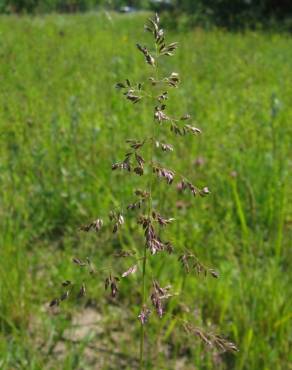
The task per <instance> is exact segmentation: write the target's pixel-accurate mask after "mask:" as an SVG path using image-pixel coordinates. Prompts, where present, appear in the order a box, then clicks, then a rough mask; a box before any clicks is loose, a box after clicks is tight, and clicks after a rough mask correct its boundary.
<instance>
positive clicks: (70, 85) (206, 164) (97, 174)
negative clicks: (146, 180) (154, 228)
mask: <svg viewBox="0 0 292 370" xmlns="http://www.w3.org/2000/svg"><path fill="white" fill-rule="evenodd" d="M226 3H227V2H226V1H220V2H219V1H213V2H212V1H208V2H207V1H204V2H202V1H198V2H193V1H180V2H177V4H176V7H172V6H171V5H165V4H164V5H161V4H158V3H152V5H151V4H150V6H152V7H153V8H155V9H157V10H158V9H160V7H164V8H165V9H166V8H168V9H169V10H168V11H167V12H165V14H164V21H166V23H165V24H166V28H167V25H172V26H173V28H172V30H171V32H170V33H167V39H168V40H169V41H178V42H179V45H180V47H179V49H178V52H177V55H176V56H175V57H173V58H170V59H167V60H166V61H165V64H163V65H162V66H161V73H163V74H164V75H168V74H169V73H171V72H173V71H175V72H179V73H180V76H181V79H182V83H181V87H180V88H179V89H174V90H172V91H171V94H170V95H171V96H170V102H171V103H172V104H170V105H169V106H170V113H171V114H177V112H179V113H181V114H184V113H187V112H188V113H190V114H191V115H192V117H193V118H194V120H195V121H196V125H197V126H198V127H199V128H200V129H202V132H203V134H202V135H201V136H200V137H195V138H194V137H192V138H189V137H184V138H180V140H176V139H174V138H173V136H172V134H170V133H169V132H168V131H163V130H161V131H162V132H161V133H162V135H163V139H164V140H165V141H166V142H168V143H170V144H173V145H174V147H175V150H174V152H173V153H169V155H163V156H162V154H161V153H160V152H157V153H156V154H155V155H156V158H157V160H159V161H161V162H162V163H164V164H165V165H166V167H170V168H173V169H174V170H177V171H179V172H181V173H184V174H187V175H188V177H189V178H190V179H191V180H192V182H194V183H195V184H196V185H198V186H201V187H202V186H206V185H207V186H208V187H209V188H210V189H211V194H210V196H209V197H207V198H205V199H197V198H190V197H189V196H187V195H184V194H181V193H179V192H178V191H177V190H176V187H175V186H172V187H167V188H165V185H164V183H158V184H157V185H155V187H154V192H155V193H154V198H155V200H156V201H157V202H158V204H159V209H160V210H161V213H162V214H163V215H164V214H165V215H169V216H170V217H175V218H176V219H177V222H175V223H173V224H172V225H171V226H170V227H169V229H168V230H167V231H166V232H169V234H168V235H167V237H168V236H169V237H170V238H171V239H170V240H171V241H172V242H173V244H174V246H175V251H176V252H177V253H179V252H181V251H182V250H184V248H185V247H187V248H188V249H189V250H191V251H192V252H194V253H196V254H197V256H198V258H199V259H200V260H201V261H202V262H203V263H205V264H206V265H207V266H210V267H213V268H215V269H217V270H218V271H219V272H220V278H219V279H217V280H216V279H210V278H207V279H204V278H200V277H197V276H194V275H192V274H190V275H186V274H184V273H183V271H182V269H181V266H180V265H179V263H178V261H177V256H176V255H172V256H167V263H166V262H165V261H166V260H165V256H164V255H161V254H159V255H158V256H153V258H150V264H149V271H150V272H151V273H152V274H153V276H155V277H157V276H158V277H159V281H160V283H161V285H163V286H164V285H167V284H169V283H170V284H172V286H173V289H174V291H178V292H180V296H179V297H174V298H173V299H172V300H171V301H170V303H169V305H168V307H167V314H166V315H165V317H164V318H163V320H158V319H155V317H154V315H153V317H152V318H151V323H150V324H149V325H148V326H147V336H146V343H147V348H146V352H147V356H146V357H147V359H149V366H148V369H156V370H162V369H167V370H169V369H176V370H178V369H183V370H194V369H199V370H213V369H215V368H216V369H220V370H287V369H289V370H291V361H290V358H289V356H290V355H291V342H292V337H291V336H292V332H291V330H290V329H291V318H292V313H291V307H292V301H291V298H292V284H291V263H292V256H291V238H292V182H291V181H292V178H291V176H289V174H290V173H291V163H292V162H291V137H292V126H291V122H292V105H291V102H292V84H291V72H292V40H291V36H290V35H289V34H287V33H282V32H278V31H279V30H282V28H281V27H282V24H283V23H284V18H285V19H286V15H287V16H288V14H289V4H288V3H284V2H283V7H280V5H279V4H280V2H278V3H276V2H274V3H272V2H267V1H262V2H261V3H260V4H261V6H259V5H258V6H257V7H255V9H256V11H251V7H252V6H254V2H250V3H249V4H248V3H244V2H242V1H230V2H228V6H227V5H226V6H223V4H226ZM258 3H259V2H258ZM1 4H2V5H1V9H2V11H4V12H6V13H10V15H8V16H7V15H1V16H0V61H1V63H0V220H1V222H0V245H1V248H0V281H1V283H0V369H1V370H2V369H4V370H11V369H13V370H14V369H21V370H23V369H25V370H27V369H29V370H43V369H60V370H67V369H68V370H71V369H76V370H79V369H82V370H85V369H89V370H91V369H112V370H116V369H130V370H133V369H135V368H137V365H136V362H135V360H136V355H137V352H138V351H137V347H138V345H137V341H138V335H139V331H138V329H139V328H138V325H136V324H137V316H138V310H137V302H139V297H140V285H139V282H140V277H141V270H140V269H139V270H138V271H137V273H136V274H135V275H133V276H131V277H129V278H128V279H123V281H122V283H121V287H120V294H119V297H118V299H117V300H115V301H113V300H112V299H111V298H110V297H109V296H108V294H107V293H105V292H104V284H103V282H104V278H105V276H106V273H107V272H108V270H109V269H112V270H113V271H114V272H115V273H121V272H123V271H125V270H126V269H127V268H128V267H129V265H130V262H129V261H128V260H127V259H126V260H122V261H121V260H119V261H117V260H116V259H115V258H113V257H112V254H113V251H116V250H120V249H126V250H128V249H131V250H134V251H136V253H137V255H138V256H139V255H140V253H141V247H142V246H143V238H142V233H137V232H136V229H135V225H136V224H135V216H134V215H132V216H131V215H128V216H127V218H126V223H125V225H124V228H123V229H122V233H121V234H119V235H117V236H115V237H114V238H113V236H112V232H111V230H108V229H106V228H104V230H103V231H102V232H101V233H100V234H98V235H96V234H91V233H88V234H84V233H81V232H80V231H79V229H78V228H79V226H80V225H82V224H86V223H88V222H90V221H92V220H93V219H95V218H97V217H102V218H104V219H105V220H106V219H107V215H108V211H109V210H110V209H112V208H113V207H116V206H119V207H121V208H123V207H125V206H126V205H127V204H129V203H131V202H132V201H133V188H135V187H142V188H143V177H142V178H138V177H128V176H125V175H124V174H121V173H120V172H114V173H113V172H112V171H111V164H112V163H113V162H116V161H119V160H121V158H123V154H124V152H125V140H126V139H128V138H135V139H136V138H137V139H139V138H142V137H144V136H146V135H148V124H149V120H151V119H152V116H153V110H152V108H150V107H149V106H148V105H147V103H146V102H145V101H144V100H142V101H141V103H140V104H138V105H136V106H135V109H133V106H132V105H130V104H127V103H129V102H126V101H124V100H123V99H122V98H121V96H120V94H119V93H118V92H117V91H116V90H115V83H116V82H117V81H122V80H124V79H125V78H129V79H130V80H131V81H135V82H140V81H144V80H145V79H147V77H149V74H151V73H152V71H151V67H150V66H145V65H144V61H143V58H142V57H141V55H140V54H139V53H138V52H137V50H136V47H135V44H136V42H141V43H142V44H144V43H145V44H148V43H149V38H148V35H147V33H145V32H144V30H143V24H144V22H145V19H146V18H147V17H148V16H149V12H144V11H138V12H134V11H133V12H131V11H129V9H128V10H127V9H126V10H125V9H124V10H123V9H121V7H123V6H126V4H127V5H129V6H132V7H135V8H140V6H141V7H142V5H143V6H145V7H149V3H147V2H144V4H142V3H141V4H140V3H137V2H132V3H130V2H127V3H126V2H124V3H123V2H112V3H103V4H102V3H101V2H100V3H98V4H99V5H100V6H101V4H102V5H103V6H105V9H106V8H107V9H113V8H116V9H117V10H123V11H129V14H126V15H121V14H117V12H112V11H103V10H102V11H97V12H95V11H91V12H88V13H84V14H79V13H77V11H79V10H86V9H94V8H95V7H96V5H97V2H94V1H92V2H89V1H85V0H84V1H83V2H81V1H80V2H77V1H75V2H73V1H54V2H53V1H7V2H3V1H2V3H1ZM82 4H83V5H82ZM199 4H201V6H200V5H199ZM202 4H204V6H203V5H202ZM206 4H209V6H208V7H207V6H206ZM231 4H232V6H231ZM272 4H274V5H272ZM285 4H286V8H285ZM195 5H196V6H195ZM215 5H216V6H215ZM237 6H238V8H237ZM235 8H236V9H240V12H239V11H238V12H237V10H235ZM99 9H103V8H102V7H101V8H99ZM284 9H286V11H284ZM56 10H57V11H62V12H65V11H66V12H74V14H73V15H71V14H70V15H68V14H46V15H43V14H41V15H40V16H39V15H38V13H42V12H47V11H53V12H55V11H56ZM249 11H250V12H251V14H252V15H251V17H249V16H248V12H249ZM15 13H16V14H15ZM18 13H29V14H27V15H26V14H21V16H19V15H18ZM31 14H33V16H31ZM173 14H175V16H173ZM176 14H177V16H176ZM224 14H226V16H224ZM244 14H245V15H244ZM234 17H239V19H238V24H237V23H236V22H235V18H234ZM244 17H246V19H247V21H246V22H245V21H244V22H243V21H241V20H244V19H245V18H244ZM266 19H271V20H272V19H275V22H276V23H275V25H276V27H275V29H272V30H269V32H263V30H260V28H261V27H265V26H264V22H265V20H266ZM287 19H288V18H287ZM250 21H252V22H251V23H250ZM200 22H201V23H200ZM271 22H272V21H271ZM200 24H201V25H202V26H204V27H195V28H193V29H190V28H191V27H192V26H193V25H195V26H198V25H200ZM287 24H288V23H287ZM214 25H221V26H222V28H221V29H218V28H216V27H213V26H214ZM270 25H272V23H270ZM223 26H224V27H223ZM226 27H230V28H231V29H236V28H237V27H238V28H243V29H244V31H243V32H228V30H227V29H226ZM245 28H258V29H257V30H255V29H245ZM178 31H179V32H178ZM182 158H183V160H181V159H182ZM144 185H145V184H144ZM166 190H167V192H166ZM72 257H78V258H80V259H85V258H86V257H89V258H90V260H91V261H92V263H94V265H95V266H96V268H97V270H98V275H97V276H96V277H94V278H92V279H88V277H87V276H84V273H83V271H82V270H80V269H79V268H78V266H77V267H76V265H74V264H73V263H72ZM104 268H107V269H108V270H106V272H105V271H104V270H103V269H104ZM66 279H69V280H72V281H74V282H76V284H81V283H82V282H83V281H85V280H86V289H87V295H86V297H84V299H83V300H75V299H73V298H72V300H69V301H66V302H64V304H62V307H61V310H60V311H59V312H55V313H54V312H52V311H51V310H49V309H48V302H50V300H51V299H52V298H54V297H55V296H56V295H57V294H59V293H60V291H61V289H62V287H61V284H60V283H61V282H62V281H63V280H66ZM88 280H89V281H88ZM182 302H183V304H182ZM178 312H179V313H182V314H183V315H188V317H191V318H192V319H193V321H194V323H195V324H196V325H198V326H202V327H203V328H206V329H208V330H214V331H216V332H218V333H221V334H224V335H225V336H226V337H228V338H230V339H231V340H233V341H234V342H236V343H237V344H238V347H239V348H240V352H239V353H238V354H236V355H235V356H233V355H228V354H218V353H214V352H210V351H207V350H206V348H205V347H204V346H203V345H202V344H201V343H200V342H198V341H196V340H195V338H193V337H189V336H186V335H184V333H183V331H182V330H181V329H180V327H179V326H178V324H177V322H176V320H175V319H174V317H173V315H172V314H174V315H175V314H177V313H178ZM151 364H152V365H151Z"/></svg>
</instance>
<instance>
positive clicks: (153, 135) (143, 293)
mask: <svg viewBox="0 0 292 370" xmlns="http://www.w3.org/2000/svg"><path fill="white" fill-rule="evenodd" d="M155 48H156V63H157V59H158V55H159V53H158V48H157V45H155ZM155 75H156V76H155V77H156V79H158V66H157V64H156V65H155ZM154 149H155V121H153V125H152V145H151V154H150V163H151V164H152V163H153V156H154ZM152 183H153V171H152V169H151V171H150V179H149V201H148V218H150V217H151V212H152ZM146 265H147V244H146V243H145V246H144V257H143V267H142V306H141V312H142V310H143V309H144V306H145V302H146ZM144 341H145V328H144V325H143V323H142V322H141V330H140V370H142V369H143V368H144Z"/></svg>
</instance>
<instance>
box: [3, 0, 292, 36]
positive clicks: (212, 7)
mask: <svg viewBox="0 0 292 370" xmlns="http://www.w3.org/2000/svg"><path fill="white" fill-rule="evenodd" d="M126 7H128V11H131V10H132V11H133V10H142V9H144V10H145V9H147V10H155V11H159V12H161V11H165V10H166V11H168V17H167V19H168V21H169V22H168V23H169V24H171V25H172V26H175V27H177V26H178V24H182V25H183V27H191V26H195V25H201V26H202V25H203V26H206V27H210V26H212V25H216V26H222V27H227V28H232V29H238V28H242V27H252V28H255V27H257V28H259V27H263V26H264V27H267V26H269V27H271V26H273V27H276V26H277V27H278V28H280V29H283V30H289V31H291V30H292V2H291V1H290V0H232V1H231V0H0V12H2V13H33V14H38V13H47V12H71V13H72V12H84V11H88V10H98V9H108V10H122V11H127V9H126Z"/></svg>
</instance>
